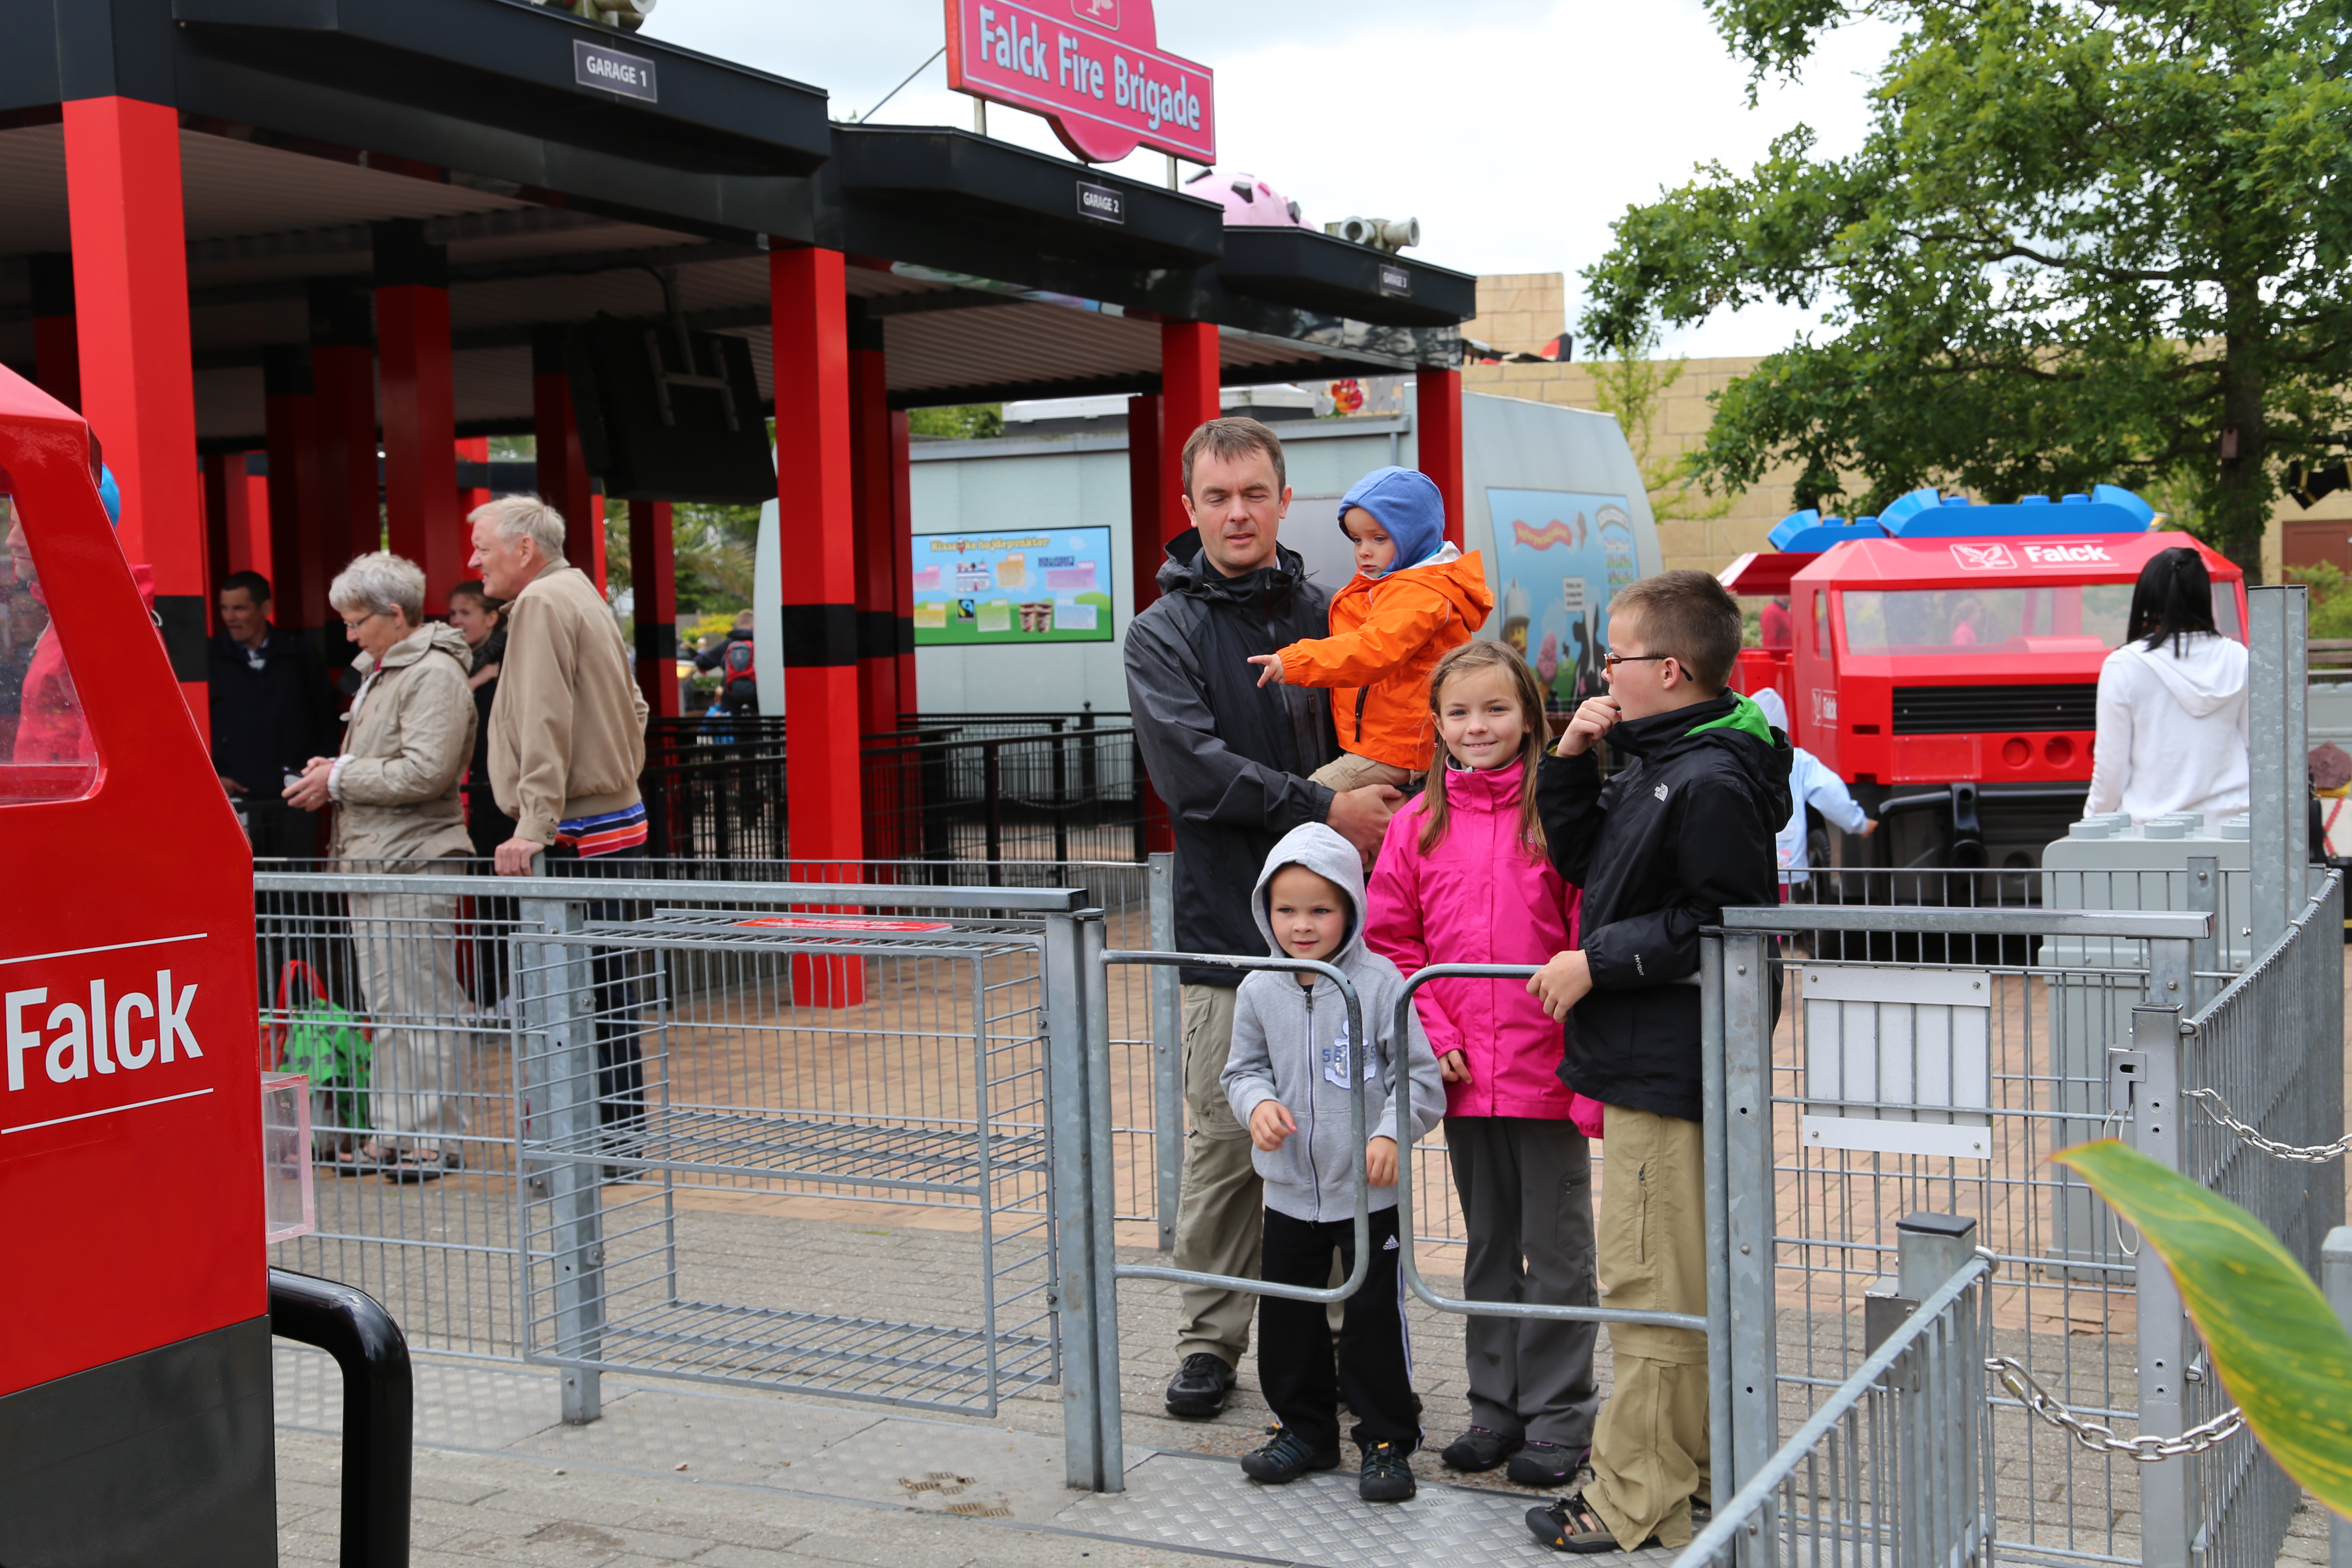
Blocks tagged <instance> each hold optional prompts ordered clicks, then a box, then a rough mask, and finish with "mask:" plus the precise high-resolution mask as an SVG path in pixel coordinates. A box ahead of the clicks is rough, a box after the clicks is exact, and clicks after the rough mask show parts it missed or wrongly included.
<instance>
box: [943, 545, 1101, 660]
mask: <svg viewBox="0 0 2352 1568" xmlns="http://www.w3.org/2000/svg"><path fill="white" fill-rule="evenodd" d="M914 544H915V560H914V574H915V576H914V582H915V646H916V647H950V646H962V645H967V644H972V643H1041V642H1108V641H1110V640H1111V624H1110V622H1111V616H1110V563H1111V556H1110V530H1109V529H1108V528H1047V529H1039V530H1038V531H1035V532H1034V533H996V534H988V535H984V536H982V535H972V534H959V533H919V534H917V535H915V541H914Z"/></svg>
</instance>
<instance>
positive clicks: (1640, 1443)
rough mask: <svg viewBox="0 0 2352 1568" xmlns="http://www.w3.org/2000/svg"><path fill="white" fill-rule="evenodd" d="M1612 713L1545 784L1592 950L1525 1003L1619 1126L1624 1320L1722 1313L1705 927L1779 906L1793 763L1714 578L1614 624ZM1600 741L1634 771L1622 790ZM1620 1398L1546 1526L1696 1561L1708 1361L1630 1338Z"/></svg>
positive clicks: (1683, 580) (1613, 1332)
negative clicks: (1710, 1184)
mask: <svg viewBox="0 0 2352 1568" xmlns="http://www.w3.org/2000/svg"><path fill="white" fill-rule="evenodd" d="M1609 613H1610V627H1609V641H1610V643H1611V644H1612V651H1611V653H1610V655H1609V657H1608V659H1607V661H1606V668H1607V674H1608V680H1609V689H1610V695H1609V696H1607V697H1596V698H1593V699H1592V700H1590V701H1588V702H1586V703H1585V704H1584V705H1583V706H1582V707H1580V708H1579V709H1578V710H1576V715H1575V717H1574V718H1572V719H1570V721H1569V725H1568V730H1567V732H1566V733H1565V734H1563V735H1562V736H1561V737H1560V741H1559V748H1558V750H1557V752H1555V753H1554V754H1553V755H1550V756H1547V757H1546V758H1544V759H1543V762H1542V764H1541V767H1540V769H1539V771H1538V774H1537V789H1536V804H1537V808H1538V811H1539V813H1540V814H1541V816H1542V818H1543V827H1544V836H1545V837H1546V838H1547V840H1549V844H1550V847H1551V855H1552V859H1553V862H1554V864H1556V865H1557V866H1558V867H1559V871H1560V875H1561V876H1563V877H1564V878H1566V879H1568V880H1569V881H1570V882H1572V883H1574V884H1576V885H1578V886H1580V887H1581V888H1582V889H1584V904H1583V913H1582V918H1581V921H1580V931H1581V940H1582V942H1583V946H1582V947H1580V948H1578V949H1576V950H1574V951H1571V952H1563V953H1560V954H1559V955H1558V956H1557V957H1555V958H1553V959H1552V960H1551V962H1550V963H1547V964H1545V965H1544V967H1543V969H1542V971H1541V972H1540V973H1538V974H1537V975H1536V977H1535V978H1534V979H1533V980H1532V981H1530V982H1529V983H1528V989H1529V990H1530V991H1533V992H1535V993H1536V994H1538V995H1540V996H1541V997H1542V998H1543V999H1544V1007H1545V1010H1546V1011H1547V1012H1549V1013H1550V1014H1551V1016H1553V1017H1555V1018H1560V1019H1563V1020H1565V1021H1566V1025H1567V1049H1566V1051H1565V1053H1564V1054H1563V1056H1562V1058H1561V1061H1560V1067H1559V1076H1560V1080H1561V1081H1562V1082H1564V1083H1566V1084H1567V1085H1568V1087H1569V1088H1570V1089H1574V1090H1575V1091H1576V1092H1578V1093H1579V1094H1581V1095H1584V1096H1586V1097H1588V1098H1589V1099H1592V1100H1599V1101H1601V1104H1602V1105H1603V1106H1604V1107H1606V1108H1607V1111H1606V1114H1607V1132H1606V1134H1605V1136H1606V1137H1607V1140H1608V1144H1607V1147H1608V1151H1609V1163H1608V1173H1607V1178H1606V1180H1605V1181H1604V1182H1603V1183H1602V1185H1601V1221H1600V1227H1599V1243H1600V1245H1599V1255H1598V1258H1597V1260H1596V1261H1597V1265H1598V1272H1599V1274H1600V1277H1601V1281H1602V1284H1601V1289H1604V1290H1606V1291H1607V1292H1608V1298H1609V1305H1610V1306H1612V1307H1624V1308H1633V1309H1637V1310H1653V1311H1669V1312H1689V1313H1694V1314H1700V1313H1704V1312H1705V1311H1706V1258H1705V1253H1704V1248H1703V1247H1702V1241H1703V1239H1704V1231H1705V1211H1706V1188H1705V1184H1704V1176H1705V1164H1704V1155H1703V1153H1702V1146H1701V1142H1700V1128H1699V1122H1700V1119H1701V1116H1702V1114H1703V1111H1702V1110H1701V1106H1700V1100H1699V1073H1700V1068H1699V993H1698V932H1699V928H1700V927H1702V926H1706V925H1711V924H1714V923H1715V922H1716V921H1718V920H1719V919H1721V917H1722V911H1723V910H1724V908H1725V907H1726V906H1727V905H1739V904H1770V903H1773V902H1775V901H1776V900H1777V898H1778V892H1779V889H1778V887H1777V883H1778V880H1779V873H1778V868H1777V865H1776V862H1775V858H1774V855H1773V849H1772V835H1773V830H1774V828H1776V827H1777V826H1779V825H1780V824H1781V823H1783V822H1786V821H1787V820H1788V819H1789V810H1790V807H1789V757H1790V751H1789V742H1788V738H1787V737H1786V736H1784V735H1783V734H1781V733H1780V731H1778V730H1775V729H1773V728H1772V727H1771V725H1769V723H1767V722H1766V721H1765V720H1764V717H1763V715H1762V714H1761V713H1760V712H1759V710H1758V709H1757V707H1756V704H1754V703H1753V702H1750V701H1749V700H1748V699H1747V698H1745V697H1742V696H1740V695H1739V694H1738V693H1737V692H1733V691H1727V690H1726V689H1725V684H1726V682H1727V679H1729V677H1730V674H1731V666H1732V662H1733V660H1734V659H1735V658H1738V653H1739V633H1740V627H1739V606H1738V605H1736V604H1734V603H1733V602H1732V598H1731V595H1729V594H1727V593H1726V592H1725V591H1724V589H1723V585H1722V584H1719V583H1717V581H1716V580H1715V579H1714V578H1713V577H1711V576H1709V575H1707V574H1706V573H1704V572H1667V573H1663V574H1660V575H1658V576H1655V577H1647V578H1643V580H1642V581H1641V582H1638V583H1634V584H1631V585H1629V586H1627V587H1626V588H1624V589H1622V591H1620V592H1619V594H1618V595H1617V596H1616V598H1615V599H1614V600H1613V601H1612V603H1611V605H1610V607H1609ZM1603 736H1606V737H1607V738H1608V741H1609V743H1610V745H1611V746H1612V748H1613V749H1614V750H1615V751H1616V752H1617V753H1618V754H1619V755H1620V756H1622V757H1623V758H1625V759H1627V761H1626V763H1625V765H1624V766H1623V767H1622V768H1621V769H1619V770H1618V772H1617V773H1616V774H1615V775H1614V776H1613V777H1612V778H1611V779H1610V780H1609V781H1608V783H1607V784H1602V782H1601V769H1600V765H1599V763H1598V762H1597V761H1596V760H1595V758H1594V756H1593V752H1592V747H1593V743H1594V742H1597V741H1599V740H1601V738H1602V737H1603ZM1609 1344H1610V1351H1611V1354H1612V1358H1613V1361H1614V1365H1615V1372H1616V1387H1615V1390H1614V1392H1612V1394H1611V1395H1610V1398H1609V1403H1608V1404H1607V1405H1604V1406H1602V1407H1601V1418H1600V1422H1599V1425H1598V1426H1596V1427H1595V1428H1594V1431H1593V1434H1592V1476H1593V1479H1592V1480H1591V1484H1589V1485H1587V1486H1586V1487H1585V1488H1584V1489H1582V1490H1581V1491H1579V1492H1576V1493H1573V1494H1571V1495H1570V1496H1569V1497H1568V1498H1567V1499H1565V1500H1562V1501H1560V1502H1559V1503H1555V1504H1553V1505H1551V1506H1550V1507H1548V1508H1539V1509H1534V1510H1529V1512H1528V1528H1529V1529H1530V1530H1532V1531H1534V1532H1535V1535H1536V1539H1537V1540H1538V1541H1540V1542H1543V1543H1544V1544H1545V1545H1547V1546H1550V1547H1553V1548H1556V1549H1558V1550H1560V1551H1565V1552H1615V1551H1620V1550H1623V1551H1629V1552H1630V1551H1633V1550H1634V1549H1635V1548H1637V1547H1640V1546H1643V1545H1664V1546H1668V1547H1679V1546H1684V1545H1686V1544H1688V1543H1689V1542H1690V1539H1691V1507H1692V1504H1693V1502H1694V1501H1697V1502H1700V1503H1702V1504H1703V1503H1705V1502H1706V1500H1707V1497H1708V1475H1707V1410H1706V1336H1705V1335H1703V1334H1700V1333H1697V1332H1695V1331H1691V1330H1688V1329H1660V1328H1649V1327H1641V1326H1634V1325H1623V1324H1612V1325H1611V1327H1610V1330H1609Z"/></svg>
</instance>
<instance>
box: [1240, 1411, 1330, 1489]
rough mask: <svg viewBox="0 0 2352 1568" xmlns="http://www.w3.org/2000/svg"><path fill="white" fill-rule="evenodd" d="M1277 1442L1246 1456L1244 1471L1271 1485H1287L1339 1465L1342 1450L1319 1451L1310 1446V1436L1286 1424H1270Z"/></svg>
mask: <svg viewBox="0 0 2352 1568" xmlns="http://www.w3.org/2000/svg"><path fill="white" fill-rule="evenodd" d="M1266 1430H1267V1431H1269V1432H1271V1433H1273V1434H1274V1439H1273V1441H1271V1442H1269V1443H1268V1444H1266V1446H1265V1447H1263V1448H1260V1449H1258V1450H1256V1451H1255V1453H1249V1454H1244V1455H1243V1456H1242V1474H1244V1475H1245V1476H1247V1477H1248V1478H1249V1479H1252V1480H1254V1481H1264V1482H1265V1484H1266V1485H1267V1486H1270V1487H1279V1486H1287V1485H1289V1484H1290V1483H1291V1482H1292V1481H1295V1480H1297V1479H1298V1478H1299V1477H1301V1476H1303V1475H1305V1474H1306V1473H1307V1471H1309V1470H1336V1469H1338V1468H1339V1450H1338V1449H1336V1448H1334V1449H1332V1450H1331V1451H1330V1452H1329V1453H1326V1454H1318V1453H1317V1452H1315V1450H1314V1449H1312V1448H1309V1447H1307V1439H1305V1438H1304V1437H1301V1436H1299V1435H1298V1434H1297V1433H1296V1432H1293V1431H1291V1430H1290V1429H1289V1428H1288V1427H1286V1426H1269V1427H1267V1428H1266Z"/></svg>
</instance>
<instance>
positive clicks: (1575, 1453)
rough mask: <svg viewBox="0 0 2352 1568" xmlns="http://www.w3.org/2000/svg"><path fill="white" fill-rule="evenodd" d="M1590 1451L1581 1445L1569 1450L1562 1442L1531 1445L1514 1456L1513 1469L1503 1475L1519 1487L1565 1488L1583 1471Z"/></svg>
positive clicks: (1527, 1445)
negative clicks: (1581, 1469)
mask: <svg viewBox="0 0 2352 1568" xmlns="http://www.w3.org/2000/svg"><path fill="white" fill-rule="evenodd" d="M1591 1452H1592V1450H1591V1448H1589V1447H1581V1446H1580V1447H1573V1448H1570V1447H1565V1446H1563V1445H1561V1444H1559V1443H1528V1444H1525V1445H1523V1446H1522V1447H1520V1449H1519V1451H1518V1452H1517V1453H1516V1454H1513V1455H1512V1456H1511V1468H1509V1469H1508V1470H1506V1471H1505V1472H1504V1474H1505V1475H1506V1476H1507V1477H1508V1478H1509V1479H1510V1480H1511V1481H1512V1483H1513V1484H1515V1485H1517V1486H1523V1487H1564V1486H1566V1485H1568V1483H1569V1482H1570V1480H1571V1479H1574V1477H1575V1475H1576V1472H1577V1471H1578V1470H1579V1469H1580V1468H1583V1465H1584V1461H1585V1459H1586V1458H1588V1457H1589V1456H1590V1455H1591Z"/></svg>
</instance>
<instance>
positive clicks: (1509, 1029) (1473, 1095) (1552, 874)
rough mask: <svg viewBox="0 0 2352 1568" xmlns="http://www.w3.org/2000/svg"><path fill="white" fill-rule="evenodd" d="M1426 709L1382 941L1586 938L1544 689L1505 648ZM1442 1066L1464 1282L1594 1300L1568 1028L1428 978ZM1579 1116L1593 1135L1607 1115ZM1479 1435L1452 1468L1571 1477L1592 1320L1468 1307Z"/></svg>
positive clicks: (1443, 956)
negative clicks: (1549, 838)
mask: <svg viewBox="0 0 2352 1568" xmlns="http://www.w3.org/2000/svg"><path fill="white" fill-rule="evenodd" d="M1429 706H1430V709H1431V710H1432V712H1433V715H1434V717H1435V721H1436V727H1437V734H1438V740H1439V742H1440V743H1441V744H1442V745H1443V747H1444V754H1445V758H1446V762H1445V765H1444V766H1443V767H1441V768H1434V769H1432V770H1431V772H1430V774H1429V783H1428V785H1427V787H1426V789H1425V790H1424V791H1423V795H1422V796H1421V798H1420V799H1419V800H1416V801H1414V802H1413V803H1412V804H1411V805H1407V806H1405V807H1404V808H1403V809H1402V810H1401V811H1399V812H1398V813H1397V814H1396V816H1393V817H1391V818H1390V819H1389V831H1388V838H1387V840H1386V841H1385V842H1384V843H1383V844H1382V845H1381V856H1380V861H1379V863H1378V864H1377V865H1376V866H1375V867H1374V868H1373V869H1372V885H1371V900H1372V907H1371V921H1370V931H1369V938H1370V942H1371V944H1372V951H1373V952H1377V953H1379V954H1381V956H1382V957H1384V958H1387V959H1389V960H1391V962H1393V963H1395V964H1396V966H1397V968H1398V969H1400V970H1402V971H1403V972H1405V973H1412V971H1414V970H1417V969H1420V968H1422V967H1423V966H1424V965H1426V964H1432V963H1544V962H1546V961H1547V960H1549V958H1550V957H1551V956H1552V955H1553V954H1554V953H1558V952H1566V951H1568V950H1569V949H1570V948H1571V947H1574V946H1575V945H1576V901H1577V895H1576V892H1575V890H1574V889H1571V888H1570V887H1569V885H1568V884H1567V883H1566V882H1565V881H1563V880H1562V879H1560V875H1559V871H1558V870H1556V869H1554V868H1553V866H1552V863H1551V859H1550V858H1549V856H1548V855H1547V854H1546V853H1545V849H1544V836H1543V826H1542V824H1541V823H1540V822H1539V821H1538V819H1537V816H1536V766H1537V763H1538V759H1539V758H1541V756H1542V755H1543V747H1544V742H1545V739H1546V737H1547V731H1546V729H1545V726H1544V700H1543V690H1542V688H1541V687H1540V686H1539V685H1538V683H1537V680H1536V674H1535V671H1534V670H1532V669H1530V668H1528V662H1527V660H1525V659H1523V658H1520V657H1519V656H1518V655H1517V653H1516V652H1514V651H1512V649H1511V648H1510V647H1507V645H1505V644H1502V643H1498V642H1474V643H1469V644H1466V645H1465V646H1464V647H1457V648H1455V649H1454V651H1453V652H1451V653H1449V654H1447V655H1446V656H1445V657H1444V658H1442V659H1440V660H1438V661H1437V669H1436V672H1435V674H1433V676H1432V677H1431V679H1430V689H1429ZM1413 1002H1414V1005H1415V1006H1416V1007H1417V1008H1418V1009H1419V1010H1420V1013H1421V1021H1422V1026H1423V1027H1424V1028H1425V1029H1426V1030H1427V1031H1428V1033H1429V1043H1430V1047H1431V1049H1432V1050H1433V1051H1434V1052H1435V1053H1436V1055H1437V1058H1438V1065H1439V1067H1440V1068H1441V1069H1442V1071H1443V1072H1444V1078H1445V1148H1446V1152H1447V1157H1448V1158H1449V1159H1450V1160H1451V1161H1452V1163H1453V1166H1454V1191H1455V1192H1456V1193H1457V1194H1460V1196H1461V1199H1462V1213H1463V1215H1464V1218H1465V1220H1466V1221H1467V1224H1468V1227H1469V1247H1468V1249H1467V1256H1466V1257H1465V1260H1464V1263H1463V1275H1462V1289H1463V1294H1464V1295H1465V1296H1466V1297H1468V1298H1469V1299H1470V1300H1478V1301H1528V1302H1540V1303H1544V1304H1547V1305H1553V1306H1579V1307H1589V1306H1591V1305H1593V1303H1594V1301H1595V1300H1596V1299H1597V1298H1596V1295H1595V1291H1594V1289H1593V1278H1592V1163H1591V1152H1590V1150H1589V1148H1588V1146H1587V1144H1586V1142H1585V1133H1584V1131H1580V1129H1579V1128H1578V1126H1577V1124H1576V1110H1577V1106H1576V1100H1577V1097H1576V1095H1575V1094H1574V1093H1573V1092H1572V1091H1570V1089H1569V1087H1568V1086H1567V1085H1566V1084H1564V1083H1562V1082H1560V1080H1559V1039H1560V1034H1559V1025H1558V1024H1555V1023H1553V1022H1552V1021H1551V1019H1550V1018H1549V1017H1548V1016H1546V1015H1545V1013H1544V1010H1543V1004H1542V1003H1540V1002H1538V1000H1537V999H1536V998H1535V997H1533V996H1531V995H1529V994H1528V988H1527V984H1526V983H1525V982H1524V981H1519V980H1433V981H1431V982H1430V983H1429V984H1425V985H1423V987H1422V988H1421V989H1420V990H1419V991H1417V992H1415V993H1414V994H1413ZM1584 1109H1585V1112H1586V1114H1587V1115H1588V1116H1589V1117H1590V1118H1591V1121H1592V1122H1593V1127H1592V1129H1591V1130H1592V1131H1598V1130H1599V1128H1598V1122H1599V1118H1600V1111H1601V1108H1600V1106H1598V1105H1597V1104H1592V1103H1591V1102H1590V1101H1588V1102H1586V1104H1585V1107H1584ZM1463 1337H1464V1341H1465V1350H1466V1351H1467V1352H1468V1358H1469V1363H1470V1427H1469V1430H1467V1431H1465V1432H1464V1433H1463V1434H1462V1435H1461V1436H1459V1437H1457V1438H1455V1439H1454V1441H1453V1442H1452V1443H1450V1444H1448V1445H1447V1446H1446V1448H1445V1452H1444V1460H1445V1463H1446V1464H1447V1465H1448V1466H1450V1467H1451V1468H1454V1469H1457V1470H1491V1469H1493V1468H1495V1467H1496V1466H1497V1465H1500V1464H1502V1463H1504V1462H1505V1461H1506V1460H1508V1461H1509V1464H1510V1469H1509V1472H1508V1473H1509V1476H1510V1479H1512V1480H1514V1481H1516V1482H1517V1483H1519V1484H1520V1485H1522V1486H1538V1487H1557V1486H1564V1485H1566V1484H1567V1482H1568V1481H1569V1479H1570V1478H1571V1477H1572V1476H1574V1475H1575V1473H1576V1470H1577V1467H1578V1466H1580V1465H1581V1464H1583V1462H1584V1456H1585V1453H1586V1451H1587V1449H1588V1448H1589V1447H1591V1442H1592V1421H1593V1417H1594V1415H1596V1414H1598V1412H1599V1411H1600V1408H1601V1394H1600V1390H1599V1387H1598V1385H1596V1384H1594V1382H1593V1377H1592V1348H1593V1342H1594V1341H1595V1340H1596V1339H1597V1338H1598V1337H1599V1335H1598V1331H1597V1330H1596V1328H1595V1326H1594V1325H1593V1324H1591V1323H1564V1322H1557V1321H1553V1322H1547V1321H1541V1320H1538V1319H1533V1318H1485V1317H1474V1318H1472V1319H1470V1320H1469V1321H1468V1322H1467V1323H1466V1324H1465V1330H1464V1336H1463Z"/></svg>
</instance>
